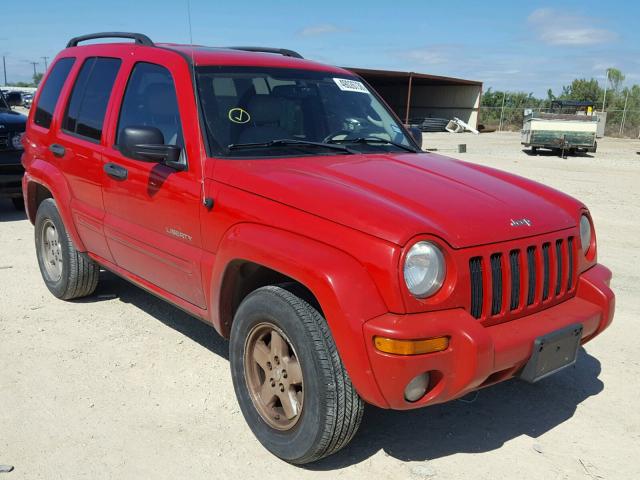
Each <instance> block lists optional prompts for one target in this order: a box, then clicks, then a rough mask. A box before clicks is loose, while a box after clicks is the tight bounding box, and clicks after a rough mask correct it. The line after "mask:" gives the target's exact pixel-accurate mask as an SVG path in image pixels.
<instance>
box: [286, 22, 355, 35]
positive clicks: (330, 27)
mask: <svg viewBox="0 0 640 480" xmlns="http://www.w3.org/2000/svg"><path fill="white" fill-rule="evenodd" d="M348 31H349V29H347V28H343V27H339V26H337V25H334V24H332V23H324V24H321V25H310V26H308V27H305V28H303V29H302V30H300V31H299V32H298V35H300V36H302V37H315V36H318V35H328V34H331V33H341V32H348Z"/></svg>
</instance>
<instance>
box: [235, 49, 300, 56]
mask: <svg viewBox="0 0 640 480" xmlns="http://www.w3.org/2000/svg"><path fill="white" fill-rule="evenodd" d="M227 48H230V49H231V50H244V51H245V52H261V53H277V54H279V55H284V56H285V57H293V58H304V57H303V56H302V55H300V54H299V53H298V52H295V51H293V50H288V49H286V48H269V47H227Z"/></svg>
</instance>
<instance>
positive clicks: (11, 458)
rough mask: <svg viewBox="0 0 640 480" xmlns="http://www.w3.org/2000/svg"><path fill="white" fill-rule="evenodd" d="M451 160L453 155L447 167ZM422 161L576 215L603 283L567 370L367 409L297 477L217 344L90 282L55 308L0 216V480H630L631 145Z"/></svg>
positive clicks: (498, 151)
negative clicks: (340, 441) (474, 173)
mask: <svg viewBox="0 0 640 480" xmlns="http://www.w3.org/2000/svg"><path fill="white" fill-rule="evenodd" d="M458 143H466V144H467V149H468V153H466V154H457V153H455V150H456V146H457V144H458ZM425 144H426V146H428V147H430V148H438V150H439V152H442V153H444V154H447V155H451V156H456V157H458V158H462V159H465V160H468V161H472V162H480V163H485V164H488V165H491V166H494V167H498V168H501V169H504V170H509V171H511V172H515V173H518V174H520V175H524V176H526V177H530V178H532V179H535V180H539V181H542V182H544V183H547V184H549V185H552V186H554V187H556V188H558V189H560V190H563V191H565V192H568V193H570V194H572V195H574V196H576V197H578V198H581V199H582V200H584V201H585V202H586V203H587V205H588V206H589V207H590V209H591V212H592V214H593V217H594V219H595V223H596V228H597V231H598V240H599V254H600V260H601V262H602V263H604V264H606V265H607V266H609V267H610V268H611V269H612V270H613V272H614V280H613V285H612V286H613V289H614V290H615V292H616V293H617V296H618V297H617V305H618V307H617V313H616V318H615V320H614V323H613V325H612V326H611V328H610V329H609V330H608V331H607V332H605V334H603V335H602V336H600V337H598V338H597V339H596V340H594V341H593V342H592V343H589V344H588V345H587V347H586V349H585V350H583V351H582V352H581V354H580V357H579V360H578V362H577V364H576V366H575V367H573V368H570V369H567V370H565V371H563V372H561V373H559V374H557V375H555V376H552V377H550V378H548V379H546V380H544V381H542V382H540V383H539V384H537V385H528V384H525V383H522V382H518V381H510V382H506V383H503V384H500V385H497V386H494V387H491V388H488V389H485V390H483V391H482V392H480V393H479V394H478V395H477V396H470V397H467V398H465V399H463V400H459V401H454V402H451V403H449V404H446V405H440V406H435V407H431V408H426V409H422V410H418V411H413V412H404V413H401V412H392V411H385V410H380V409H376V408H373V407H371V408H367V411H366V413H365V417H364V421H363V425H362V427H361V429H360V432H359V433H358V435H357V436H356V438H355V439H354V441H353V442H352V444H351V445H350V446H349V447H348V448H346V449H344V450H343V451H341V452H340V453H338V454H337V455H335V456H333V457H331V458H329V459H326V460H324V461H322V462H320V463H318V464H315V465H312V466H310V467H307V468H304V469H302V468H297V467H293V466H290V465H288V464H286V463H284V462H281V461H280V460H278V459H276V458H275V457H273V456H272V455H270V454H269V453H267V451H265V450H264V449H263V448H262V447H261V446H260V444H259V443H258V442H257V441H256V440H255V439H254V437H253V436H252V434H251V432H250V430H249V428H248V427H247V426H246V425H245V422H244V419H243V418H242V415H241V413H240V411H239V409H238V405H237V403H236V400H235V397H234V394H233V388H232V385H231V379H230V375H229V365H228V360H227V355H228V352H227V343H226V342H225V341H224V340H222V339H220V338H219V337H218V336H217V334H216V333H215V331H214V330H213V329H211V328H209V327H208V326H206V325H204V324H201V323H199V322H198V321H197V320H195V319H193V318H191V317H189V316H187V315H185V314H184V313H182V312H181V311H179V310H177V309H175V308H173V307H171V306H170V305H168V304H166V303H164V302H162V301H161V300H158V299H156V298H155V297H153V296H151V295H149V294H147V293H145V292H143V291H141V290H140V289H138V288H136V287H134V286H131V285H129V284H127V283H126V282H125V281H123V280H121V279H119V278H117V277H115V276H113V275H111V274H107V273H105V274H103V275H102V277H101V282H100V285H99V287H98V291H97V293H96V295H94V296H93V297H90V298H88V299H85V300H82V301H76V302H62V301H58V300H56V299H54V298H53V297H52V296H51V295H50V294H49V292H48V291H47V290H46V288H45V286H44V284H43V282H42V281H41V278H40V273H39V271H38V267H37V263H36V259H35V253H34V247H33V240H32V238H33V231H32V227H31V225H30V224H29V223H28V221H27V220H26V219H25V218H24V216H23V215H21V214H18V213H16V212H14V211H13V209H12V206H11V204H10V203H8V202H5V201H2V202H0V338H1V340H0V464H9V465H14V466H15V470H14V471H13V472H11V473H7V474H0V478H2V479H4V478H5V477H6V478H7V479H56V478H60V479H85V478H86V479H102V478H119V479H129V478H131V479H139V478H154V479H155V478H189V479H204V478H230V477H232V476H234V477H237V478H247V479H252V478H259V479H261V480H268V479H272V478H273V479H275V478H281V476H282V475H287V476H291V478H297V479H306V478H327V479H329V478H331V479H333V478H337V477H339V478H343V479H355V478H358V479H360V478H376V479H404V478H408V479H431V478H441V479H465V480H467V479H470V478H473V479H492V480H499V479H513V478H527V479H529V478H531V479H538V478H539V479H602V478H605V479H615V480H618V479H632V478H637V477H638V475H639V474H640V459H639V458H638V452H640V410H639V409H638V408H637V407H638V398H640V382H638V373H639V370H640V369H639V362H640V361H639V359H638V358H639V355H640V347H639V346H638V338H640V327H639V322H638V317H640V300H639V299H640V269H639V268H638V263H639V261H640V258H639V255H640V253H639V249H638V247H639V246H640V240H639V238H640V191H639V189H638V185H640V156H638V155H637V154H636V151H637V150H640V142H638V141H630V140H616V139H604V140H602V141H601V142H600V146H599V150H598V152H597V153H596V154H595V155H593V156H581V157H570V158H568V159H566V160H563V159H560V158H558V157H555V156H552V155H544V154H542V155H539V156H536V157H534V156H529V155H527V154H526V153H524V152H522V150H521V148H520V145H519V140H518V136H517V135H515V134H508V133H504V134H499V133H492V134H484V135H481V136H473V135H471V134H427V135H426V138H425Z"/></svg>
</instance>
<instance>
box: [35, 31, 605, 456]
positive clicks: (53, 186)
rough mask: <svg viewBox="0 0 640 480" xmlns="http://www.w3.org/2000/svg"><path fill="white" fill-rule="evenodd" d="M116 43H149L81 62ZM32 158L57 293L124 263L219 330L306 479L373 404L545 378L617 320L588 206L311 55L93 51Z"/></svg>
mask: <svg viewBox="0 0 640 480" xmlns="http://www.w3.org/2000/svg"><path fill="white" fill-rule="evenodd" d="M104 37H113V38H125V39H129V40H133V42H130V41H127V40H125V41H122V40H119V41H118V43H101V44H88V45H82V46H79V44H81V43H84V42H86V41H89V40H93V39H101V38H104ZM23 143H24V147H25V153H24V157H23V163H24V165H25V167H26V174H25V176H24V179H23V192H24V197H25V204H26V207H27V210H28V214H29V218H30V219H31V221H32V222H33V223H34V225H35V246H36V254H37V258H38V262H39V265H40V270H41V272H42V277H43V279H44V282H45V283H46V285H47V287H48V288H49V290H50V291H51V293H53V294H54V295H55V296H56V297H58V298H61V299H64V300H70V299H73V298H78V297H82V296H85V295H90V294H91V293H92V292H93V291H94V289H95V288H96V284H97V282H98V273H99V270H100V268H104V269H107V270H109V271H111V272H114V273H115V274H117V275H120V276H122V277H124V278H126V279H127V280H129V281H131V282H132V283H135V284H136V285H138V286H140V287H142V288H144V289H146V290H147V291H149V292H151V293H153V294H155V295H157V296H159V297H161V298H163V299H165V300H167V301H169V302H171V303H173V304H174V305H177V306H178V307H180V308H181V309H183V310H185V311H187V312H189V313H190V314H192V315H194V316H196V317H198V318H200V319H201V320H203V321H205V322H207V323H210V324H211V325H213V327H214V328H215V329H216V330H217V331H218V332H219V333H220V334H221V335H223V336H224V337H228V338H230V365H231V375H232V377H233V383H234V387H235V392H236V395H237V398H238V402H239V404H240V408H241V409H242V413H243V414H244V417H245V419H246V420H247V423H248V424H249V426H250V428H251V429H252V430H253V432H254V434H255V435H256V437H257V438H258V439H259V440H260V442H262V444H263V445H264V446H265V447H266V448H267V449H269V450H270V451H271V452H273V453H274V454H275V455H277V456H278V457H280V458H283V459H285V460H286V461H289V462H291V463H297V464H302V463H307V462H312V461H314V460H318V459H320V458H322V457H325V456H327V455H329V454H332V453H334V452H336V451H337V450H339V449H340V448H341V447H343V446H344V445H346V444H347V443H348V442H349V441H350V440H351V438H352V437H353V435H354V434H355V432H356V430H357V428H358V425H359V423H360V420H361V418H362V412H363V406H364V402H368V403H371V404H374V405H377V406H379V407H382V408H392V409H398V410H403V409H411V408H419V407H424V406H427V405H433V404H437V403H441V402H446V401H448V400H451V399H455V398H458V397H460V396H462V395H465V394H467V393H468V392H471V391H474V390H477V389H479V388H482V387H485V386H488V385H491V384H494V383H496V382H500V381H503V380H506V379H509V378H513V377H519V378H523V379H525V380H527V381H530V382H535V381H537V380H539V379H541V378H543V377H546V376H547V375H549V374H552V373H554V372H556V371H557V370H559V369H561V368H563V367H566V366H568V365H571V364H573V363H574V362H575V359H576V355H577V353H578V350H579V346H580V345H581V344H583V343H585V342H587V341H588V340H591V339H592V338H593V337H595V336H596V335H598V334H599V333H600V332H602V331H603V330H604V329H605V328H606V327H607V326H608V325H609V323H610V322H611V319H612V317H613V311H614V295H613V293H612V291H611V290H610V289H609V281H610V279H611V273H610V271H609V270H608V269H607V268H606V267H604V266H602V265H600V264H598V263H597V260H596V237H595V232H594V228H593V222H592V220H591V216H590V215H589V211H588V210H587V209H586V207H585V206H584V205H583V204H582V203H580V202H579V201H577V200H575V199H573V198H571V197H569V196H567V195H564V194H562V193H560V192H558V191H555V190H553V189H551V188H548V187H545V186H543V185H540V184H538V183H535V182H532V181H529V180H526V179H524V178H520V177H517V176H514V175H510V174H507V173H504V172H501V171H498V170H493V169H490V168H487V167H484V166H481V165H472V164H468V163H464V162H461V161H457V160H452V159H449V158H445V157H442V156H439V155H435V154H431V153H424V152H422V151H421V150H420V146H419V145H418V144H417V143H416V141H415V140H414V139H413V138H412V136H411V134H410V133H409V132H408V131H407V129H406V128H405V127H404V126H403V125H402V123H401V122H400V121H399V120H398V118H397V117H396V115H394V113H393V112H392V111H391V110H390V109H389V107H388V106H387V105H385V103H384V102H383V101H382V100H381V99H380V97H379V96H378V95H377V94H376V92H374V91H373V90H372V89H371V87H369V86H368V85H367V84H366V83H365V82H364V81H363V80H362V79H361V78H359V77H357V76H355V75H354V74H353V73H351V72H349V71H347V70H343V69H341V68H336V67H331V66H327V65H321V64H319V63H315V62H311V61H308V60H304V59H303V58H302V57H300V55H298V54H297V53H295V52H293V51H290V50H281V49H267V48H255V47H235V48H207V47H200V46H188V45H187V46H184V45H172V44H155V43H153V42H152V41H151V40H150V39H149V38H148V37H146V36H144V35H141V34H134V33H117V32H110V33H104V34H94V35H86V36H84V37H77V38H74V39H72V40H71V41H70V42H69V44H68V45H67V48H66V49H65V50H63V51H62V52H61V53H60V54H59V55H58V56H57V57H56V59H55V61H54V63H53V65H52V66H51V68H50V69H49V72H48V74H47V75H46V78H44V81H43V85H42V87H41V88H40V89H39V91H38V94H37V96H36V98H35V102H34V107H33V108H32V109H31V112H30V115H29V120H28V126H27V131H26V135H25V139H24V141H23ZM194 368H197V367H196V366H194Z"/></svg>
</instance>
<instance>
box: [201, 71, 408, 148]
mask: <svg viewBox="0 0 640 480" xmlns="http://www.w3.org/2000/svg"><path fill="white" fill-rule="evenodd" d="M197 83H198V91H199V99H200V103H201V107H202V110H203V113H204V120H205V122H206V127H207V136H208V140H209V147H210V150H211V152H212V153H213V154H215V155H220V156H227V157H233V156H258V157H260V156H264V157H273V156H287V155H320V154H326V155H331V154H336V153H337V152H339V149H333V148H323V145H322V144H325V145H326V144H328V145H331V146H336V145H343V146H344V147H346V148H344V149H342V150H343V151H345V152H350V153H354V152H356V153H359V152H371V153H372V152H380V153H384V152H396V151H407V150H409V151H415V144H414V143H413V141H412V140H410V139H409V138H408V137H407V135H405V132H404V129H403V128H402V127H401V126H400V124H398V122H397V121H396V120H395V118H394V117H393V115H392V114H391V113H390V112H389V111H388V110H387V108H386V107H384V106H383V105H382V103H381V102H380V101H379V100H378V98H377V97H376V95H375V94H373V93H372V92H370V91H369V89H368V87H367V86H365V85H364V84H363V83H362V82H361V81H360V80H359V79H357V78H356V77H353V76H347V75H340V74H336V73H332V72H322V71H309V70H296V69H282V68H260V67H200V68H198V69H197ZM281 140H291V141H284V142H282V141H281ZM318 144H321V145H318Z"/></svg>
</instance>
